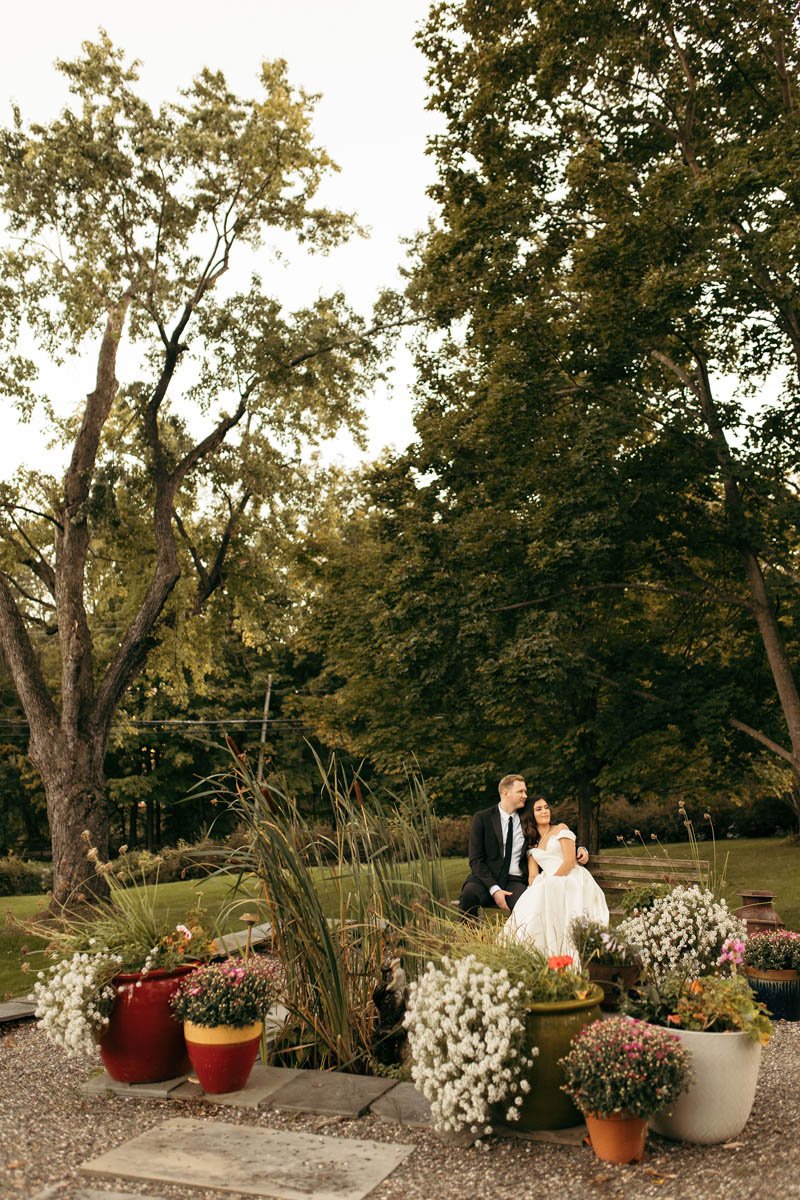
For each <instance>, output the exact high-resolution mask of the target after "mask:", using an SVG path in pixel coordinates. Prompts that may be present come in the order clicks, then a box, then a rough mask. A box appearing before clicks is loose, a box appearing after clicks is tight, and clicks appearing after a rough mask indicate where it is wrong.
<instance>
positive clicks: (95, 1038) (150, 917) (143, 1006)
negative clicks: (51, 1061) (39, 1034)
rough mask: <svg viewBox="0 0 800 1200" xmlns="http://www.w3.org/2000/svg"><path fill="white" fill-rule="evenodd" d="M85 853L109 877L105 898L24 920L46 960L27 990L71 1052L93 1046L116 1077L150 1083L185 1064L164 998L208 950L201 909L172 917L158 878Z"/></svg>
mask: <svg viewBox="0 0 800 1200" xmlns="http://www.w3.org/2000/svg"><path fill="white" fill-rule="evenodd" d="M89 857H90V858H91V859H92V860H93V861H94V862H96V863H97V866H98V870H99V872H100V873H101V874H104V875H105V876H106V878H107V880H108V884H109V888H110V897H109V900H108V901H107V902H103V903H93V904H90V905H88V906H84V909H83V911H82V912H81V914H80V915H79V916H78V917H71V918H65V919H63V920H61V921H60V922H59V923H55V924H49V925H43V924H41V923H39V924H35V923H32V924H30V925H28V926H27V927H28V928H29V929H30V930H31V931H32V932H35V933H37V934H39V935H40V936H45V937H47V938H49V940H50V946H51V957H52V959H53V963H52V965H51V967H50V968H49V969H48V970H44V971H40V972H39V974H38V978H37V982H36V983H35V985H34V989H33V994H32V996H31V999H32V1000H34V1001H35V1002H36V1015H37V1017H38V1018H39V1022H40V1025H41V1027H42V1029H43V1030H44V1032H45V1034H46V1035H47V1036H48V1038H49V1039H50V1040H51V1041H52V1042H54V1043H55V1044H56V1045H58V1046H60V1047H61V1049H63V1050H65V1051H66V1052H67V1053H68V1054H70V1055H71V1056H73V1057H91V1056H93V1055H94V1054H95V1053H96V1052H97V1050H98V1049H99V1052H100V1058H101V1060H102V1062H103V1065H104V1066H105V1068H106V1071H107V1072H108V1074H109V1075H110V1077H111V1078H112V1079H114V1080H116V1081H117V1082H119V1083H153V1082H156V1081H158V1080H162V1079H172V1078H175V1077H176V1076H178V1075H181V1074H184V1073H185V1072H186V1071H187V1070H188V1068H189V1061H188V1058H187V1054H186V1044H185V1042H184V1038H183V1031H182V1030H181V1028H180V1026H178V1025H176V1024H175V1022H174V1021H173V1020H172V1017H171V1013H170V1007H169V1001H170V998H171V996H172V994H173V992H174V991H175V990H176V988H177V987H178V986H179V984H180V982H181V979H182V977H183V976H184V975H187V974H188V973H189V972H190V971H191V970H193V968H194V966H195V965H196V963H197V962H198V961H202V959H204V958H207V957H209V956H210V953H211V946H210V942H209V938H208V936H207V934H206V932H205V930H204V929H203V926H202V914H201V913H200V911H199V910H196V911H195V912H193V913H191V914H189V915H188V916H187V917H186V920H185V921H183V922H179V923H177V924H176V922H175V919H174V917H172V916H170V915H169V913H168V912H167V911H166V910H165V909H164V908H163V907H162V906H161V904H160V903H159V895H158V884H157V883H156V884H142V883H136V882H133V881H131V885H130V886H125V880H124V878H123V877H118V876H117V875H115V874H113V873H112V872H111V869H110V866H109V864H108V863H100V861H99V859H98V858H97V853H96V851H92V850H90V851H89Z"/></svg>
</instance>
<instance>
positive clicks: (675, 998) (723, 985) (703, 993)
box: [623, 974, 772, 1045]
mask: <svg viewBox="0 0 800 1200" xmlns="http://www.w3.org/2000/svg"><path fill="white" fill-rule="evenodd" d="M623 1007H624V1008H625V1010H626V1012H628V1013H629V1014H630V1015H632V1016H634V1017H637V1018H641V1019H644V1020H646V1021H652V1022H654V1023H655V1024H657V1025H666V1026H667V1027H671V1028H673V1029H688V1030H690V1031H695V1032H706V1033H729V1032H740V1033H746V1034H747V1036H748V1037H749V1038H751V1039H752V1040H753V1041H754V1042H761V1044H762V1045H766V1043H767V1042H768V1041H769V1039H770V1037H771V1036H772V1023H771V1022H770V1019H769V1016H768V1015H767V1009H766V1007H765V1006H764V1005H763V1004H761V1003H760V1002H759V1001H757V1000H756V998H755V996H754V995H753V992H752V990H751V988H750V986H749V985H748V983H747V980H746V979H744V977H743V976H741V975H736V974H733V975H726V976H721V975H703V976H701V977H699V978H696V979H686V978H685V977H680V976H677V975H673V976H669V977H667V978H666V979H663V980H661V981H660V982H658V983H656V982H655V981H653V980H652V979H648V980H646V981H645V982H644V983H643V984H642V985H640V986H639V987H638V988H637V989H636V990H635V991H634V992H632V993H631V994H630V995H629V997H628V999H627V1000H626V1001H625V1002H624V1005H623Z"/></svg>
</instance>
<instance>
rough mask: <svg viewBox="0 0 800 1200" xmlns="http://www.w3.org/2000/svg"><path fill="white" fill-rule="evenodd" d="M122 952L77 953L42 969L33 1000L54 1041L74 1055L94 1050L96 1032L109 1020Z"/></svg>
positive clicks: (45, 1028)
mask: <svg viewBox="0 0 800 1200" xmlns="http://www.w3.org/2000/svg"><path fill="white" fill-rule="evenodd" d="M121 962H122V959H121V958H120V957H119V955H116V954H108V953H105V952H103V953H98V954H73V956H72V958H65V959H62V961H61V962H59V963H56V964H55V966H53V967H51V968H50V970H49V971H48V972H47V973H46V974H45V972H44V971H40V972H39V976H38V980H37V982H36V983H35V984H34V988H33V995H32V996H31V1000H35V1001H36V1016H37V1017H38V1018H39V1021H40V1023H41V1027H42V1029H43V1030H44V1032H45V1033H46V1034H47V1036H48V1037H49V1038H50V1041H51V1042H54V1043H55V1044H56V1045H57V1046H60V1047H61V1049H62V1050H66V1052H67V1054H70V1055H72V1057H73V1058H84V1057H89V1056H91V1055H93V1054H94V1052H95V1050H96V1035H97V1034H98V1033H99V1032H100V1030H101V1029H102V1028H103V1026H104V1025H107V1024H108V1013H109V1012H110V1009H111V1004H112V1002H113V1000H114V988H113V987H112V986H111V984H110V983H109V979H110V978H111V977H112V976H113V975H114V974H116V972H117V970H118V969H119V965H120V964H121Z"/></svg>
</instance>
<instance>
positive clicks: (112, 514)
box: [0, 35, 395, 902]
mask: <svg viewBox="0 0 800 1200" xmlns="http://www.w3.org/2000/svg"><path fill="white" fill-rule="evenodd" d="M59 69H60V70H61V72H62V73H63V74H64V75H65V77H66V79H67V80H68V83H69V88H70V92H71V97H72V98H71V101H70V102H69V104H68V105H67V107H66V108H65V109H64V111H63V112H62V113H61V115H60V116H59V117H57V118H56V119H55V120H53V121H52V122H51V123H50V124H49V125H32V126H30V127H29V128H28V127H26V126H25V125H24V123H23V120H22V117H21V115H20V114H19V112H15V116H14V123H13V126H12V127H11V128H9V129H6V130H5V131H4V132H3V133H2V136H0V163H1V164H2V187H1V189H0V197H1V198H2V205H3V209H4V211H5V213H6V222H7V226H8V229H9V231H10V238H9V240H8V241H7V244H6V246H5V248H4V249H3V251H2V270H1V271H0V278H2V280H3V283H2V296H0V324H1V325H2V328H1V329H0V338H2V347H3V350H4V357H3V360H2V367H0V385H2V388H3V391H4V393H5V394H6V395H8V396H10V397H11V398H12V400H13V401H14V402H15V403H16V404H17V405H18V406H19V407H20V408H21V409H22V411H23V412H31V411H32V410H33V408H34V407H35V406H36V405H45V406H47V405H48V404H49V398H48V397H46V396H44V395H41V394H39V391H38V386H37V370H36V355H37V353H38V354H45V355H48V356H49V357H50V358H51V359H53V360H55V361H60V360H62V359H63V358H64V357H65V356H67V355H69V354H75V353H78V352H79V351H82V352H88V351H89V349H90V348H93V351H92V352H93V353H94V354H95V355H96V372H95V380H94V385H93V387H92V389H91V391H90V392H89V394H88V395H87V397H86V399H85V402H83V403H82V404H81V405H80V406H79V407H78V409H77V410H76V412H75V413H74V415H73V416H72V417H70V418H69V419H67V420H57V418H56V415H55V410H54V409H53V407H52V406H50V408H49V411H50V412H51V414H52V419H53V422H54V425H56V426H57V429H58V432H59V435H60V437H61V438H62V439H63V442H64V444H65V445H66V446H70V447H71V449H70V453H69V464H68V466H67V469H66V472H65V474H64V476H63V479H62V480H61V481H60V482H58V481H56V480H55V479H53V478H50V477H48V476H47V475H46V474H45V473H44V472H42V471H38V470H31V471H26V472H22V473H20V475H19V476H18V477H17V479H16V480H15V481H14V483H13V484H12V485H11V486H9V487H7V488H5V489H4V491H3V495H2V512H3V516H4V521H3V525H2V528H1V529H0V532H1V533H2V540H3V549H2V563H1V564H0V565H1V566H2V571H1V572H0V642H1V643H2V647H3V653H4V656H5V660H6V663H7V665H8V670H9V673H10V675H11V677H12V679H13V682H14V685H15V687H16V690H17V692H18V695H19V698H20V702H21V704H22V706H23V709H24V711H25V715H26V718H27V720H28V722H29V725H30V755H31V758H32V759H33V761H34V763H35V764H36V766H37V768H38V770H39V771H40V773H41V776H42V780H43V782H44V787H45V791H46V794H47V805H48V816H49V822H50V830H51V836H52V842H53V859H54V874H55V885H54V895H55V899H56V901H57V902H64V901H66V900H67V899H68V898H69V897H70V896H72V895H74V894H75V891H76V889H80V888H81V887H83V886H84V885H85V884H86V881H87V877H88V865H87V863H86V861H85V857H84V855H83V846H82V842H81V833H82V831H83V830H88V833H89V836H90V837H91V840H92V841H93V843H95V844H96V845H98V846H99V847H100V848H101V850H103V849H104V848H105V846H106V844H107V836H108V813H107V805H106V798H105V793H104V770H103V760H104V755H105V751H106V746H107V744H108V738H109V730H110V726H111V722H112V718H113V716H114V713H115V711H116V710H117V707H118V705H119V704H120V701H121V700H122V698H123V697H124V696H125V694H126V691H127V689H128V688H129V687H130V685H131V683H132V682H133V681H134V680H135V679H136V677H137V675H138V674H139V673H140V672H141V670H142V667H143V665H144V664H145V662H146V660H147V657H148V654H149V653H150V652H151V651H152V650H153V648H154V646H155V645H156V644H157V641H158V637H159V629H161V630H162V632H163V631H164V629H165V628H166V629H168V628H169V625H170V623H171V622H172V623H174V622H175V620H176V618H177V614H178V613H179V612H181V611H186V610H187V609H188V610H189V611H193V612H198V611H200V610H201V609H202V608H203V606H204V605H205V604H206V603H207V602H208V600H209V598H210V597H211V596H212V595H213V594H214V592H215V591H216V590H217V589H219V588H224V587H225V581H226V575H227V574H228V572H229V571H231V570H232V569H234V567H235V561H236V550H237V542H238V539H240V538H242V537H244V536H245V534H246V533H247V530H248V528H250V529H252V527H253V526H259V525H261V526H267V527H270V526H274V527H275V528H282V527H285V526H287V524H288V525H291V522H292V520H293V519H294V515H295V513H294V509H293V504H292V496H293V491H296V484H297V480H298V470H299V467H300V460H301V452H302V450H303V447H305V446H307V445H308V444H309V443H313V441H314V440H316V439H317V438H319V437H320V436H323V435H326V434H328V433H330V432H332V431H334V430H335V429H336V428H337V427H338V426H339V425H340V424H341V423H343V422H345V423H351V424H352V423H354V422H356V421H357V416H358V407H357V406H358V400H359V398H360V396H361V395H362V394H363V393H364V391H365V389H366V388H368V386H369V384H370V382H371V380H372V379H373V378H374V376H375V373H376V371H377V370H378V369H379V359H380V345H379V342H380V337H381V335H382V334H384V333H386V331H387V330H388V329H389V328H390V326H391V325H392V324H393V320H394V316H395V314H394V313H393V311H391V310H390V309H389V308H388V307H386V306H385V310H384V312H383V313H382V314H381V313H379V314H378V315H377V316H376V318H375V320H374V322H373V324H372V326H371V327H369V326H368V325H367V323H366V322H365V321H364V320H363V319H361V318H359V317H358V316H357V315H356V314H354V313H353V312H351V311H350V309H349V308H348V307H347V305H346V303H345V301H344V298H343V296H341V295H340V294H337V295H333V296H330V297H327V298H325V297H323V298H320V299H318V300H317V301H315V302H314V303H313V304H312V305H310V306H309V307H307V308H305V309H302V310H300V311H298V312H294V313H286V312H284V311H283V309H282V308H281V305H280V304H279V302H278V301H277V300H276V299H274V298H273V297H272V296H270V294H269V293H268V292H267V291H266V289H265V287H264V285H263V284H262V281H261V279H260V278H259V277H258V276H257V275H253V276H252V278H251V279H250V282H249V284H248V285H247V286H245V288H244V289H243V290H238V291H236V290H234V289H233V288H232V287H228V290H227V292H226V290H225V287H226V281H225V276H226V273H227V272H228V270H229V266H230V263H231V258H232V256H233V255H234V252H239V249H240V247H243V246H248V245H249V246H250V247H254V248H257V247H258V246H259V245H261V244H262V242H263V239H264V238H265V236H267V235H269V234H270V232H273V233H275V235H278V234H280V235H282V236H284V237H285V236H286V235H290V236H292V237H294V238H295V239H296V240H297V241H298V242H299V243H303V244H305V245H306V246H308V247H309V248H310V249H312V250H317V251H324V250H326V249H327V248H329V247H331V246H333V245H335V244H336V243H338V242H340V241H341V240H342V239H344V238H345V237H347V236H348V235H349V234H350V233H351V232H352V231H353V230H354V225H353V222H352V220H351V219H350V218H348V217H347V216H345V215H343V214H341V213H336V212H331V211H328V210H326V209H323V208H315V207H314V206H313V203H312V201H313V197H314V193H315V192H316V190H317V187H318V184H319V182H320V179H321V178H322V176H323V175H324V173H325V172H326V171H327V170H329V169H331V168H332V167H333V164H332V162H331V160H330V159H329V157H328V156H327V154H326V153H325V152H324V151H323V150H321V149H319V148H317V147H316V146H314V144H313V141H312V137H311V129H310V120H311V112H312V108H313V101H314V97H311V96H309V95H307V94H305V93H303V92H302V91H300V92H298V91H295V90H294V89H293V88H292V87H291V86H290V84H289V82H288V79H287V73H286V66H285V64H284V63H283V62H275V63H265V64H264V65H263V67H262V71H261V81H260V82H261V89H262V92H261V96H260V98H258V99H254V100H244V99H241V98H239V97H237V96H235V95H234V94H233V93H232V92H231V91H230V90H229V89H228V87H227V84H226V82H225V79H224V77H223V76H222V75H221V74H220V73H217V72H212V71H209V70H204V71H202V72H201V74H200V75H199V76H198V78H197V79H196V80H194V82H193V83H192V84H191V86H190V87H189V88H188V89H187V90H186V91H185V92H183V93H181V96H180V98H179V100H177V101H176V102H173V103H170V104H164V105H163V106H162V107H161V108H159V109H158V110H157V111H156V110H153V109H151V107H150V106H149V105H148V104H146V103H145V101H144V100H143V99H142V98H141V97H140V96H139V95H138V94H137V91H136V86H135V85H136V81H137V70H136V65H135V64H133V65H128V64H126V62H125V60H124V56H123V54H122V53H121V52H120V51H118V50H116V49H115V48H114V47H113V46H112V45H111V43H110V41H109V39H108V38H107V37H106V36H105V35H102V36H101V38H100V40H99V41H98V42H97V43H95V44H91V43H86V44H85V45H84V47H83V53H82V56H81V57H79V58H78V59H76V60H75V61H73V62H62V63H59ZM31 340H34V341H35V343H36V346H37V349H36V350H35V351H34V350H31V351H30V352H27V350H26V348H27V347H28V345H29V343H30V341H31ZM123 347H125V348H126V352H127V357H126V358H125V360H124V362H125V364H126V366H125V369H126V372H128V373H129V375H130V378H129V380H128V382H127V383H125V385H124V386H120V384H119V383H118V380H117V374H118V371H119V363H120V362H121V361H123V360H122V359H121V357H120V356H121V354H122V350H123ZM273 548H274V543H273ZM267 552H268V553H269V552H270V549H269V547H267ZM187 569H188V571H191V572H192V577H193V580H194V582H193V583H192V584H191V586H189V584H188V582H187V580H188V576H187ZM182 576H183V581H182V582H179V581H181V577H182ZM165 622H166V626H165ZM54 671H55V672H56V673H57V678H58V682H57V684H56V685H54V686H49V685H48V679H49V678H51V677H52V673H53V672H54Z"/></svg>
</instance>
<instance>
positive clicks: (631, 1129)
mask: <svg viewBox="0 0 800 1200" xmlns="http://www.w3.org/2000/svg"><path fill="white" fill-rule="evenodd" d="M586 1128H587V1129H588V1130H589V1140H590V1141H591V1143H592V1149H593V1150H594V1152H595V1154H596V1155H597V1157H598V1158H601V1159H602V1160H603V1162H610V1163H632V1162H641V1160H642V1159H643V1158H644V1146H645V1141H646V1139H647V1118H646V1117H633V1116H631V1114H630V1113H628V1112H615V1113H609V1114H608V1115H607V1116H605V1117H599V1116H595V1115H594V1114H593V1113H586Z"/></svg>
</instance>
